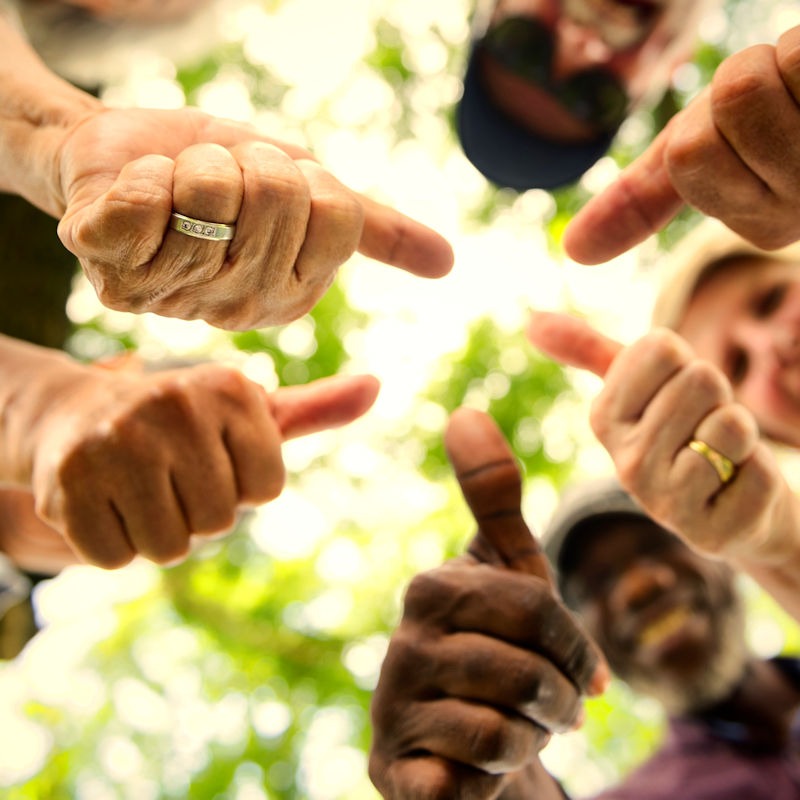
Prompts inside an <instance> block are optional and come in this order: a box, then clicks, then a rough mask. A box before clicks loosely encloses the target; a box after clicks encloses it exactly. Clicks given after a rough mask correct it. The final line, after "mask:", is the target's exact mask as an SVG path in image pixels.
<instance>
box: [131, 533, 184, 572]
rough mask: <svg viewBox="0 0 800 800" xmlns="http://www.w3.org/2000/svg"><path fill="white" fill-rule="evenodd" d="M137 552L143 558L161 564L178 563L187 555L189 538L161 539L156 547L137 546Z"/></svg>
mask: <svg viewBox="0 0 800 800" xmlns="http://www.w3.org/2000/svg"><path fill="white" fill-rule="evenodd" d="M139 552H140V554H141V555H143V556H144V557H145V558H147V559H149V560H150V561H154V562H155V563H156V564H160V565H162V566H167V565H170V564H178V563H180V562H181V561H183V560H184V559H186V557H187V556H188V555H189V539H188V537H181V538H175V539H172V540H162V541H160V542H159V544H158V547H156V548H154V549H152V550H146V549H144V548H139Z"/></svg>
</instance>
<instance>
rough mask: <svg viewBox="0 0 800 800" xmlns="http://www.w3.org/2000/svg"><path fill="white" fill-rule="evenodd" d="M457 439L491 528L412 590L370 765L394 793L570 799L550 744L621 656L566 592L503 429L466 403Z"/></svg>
mask: <svg viewBox="0 0 800 800" xmlns="http://www.w3.org/2000/svg"><path fill="white" fill-rule="evenodd" d="M445 443H446V446H447V449H448V453H449V456H450V460H451V461H452V463H453V466H454V468H455V470H456V473H457V475H458V480H459V482H460V484H461V488H462V490H463V492H464V496H465V498H466V500H467V502H468V504H469V506H470V508H471V509H472V512H473V514H474V515H475V518H476V520H477V522H478V525H479V529H478V533H477V535H476V537H475V539H474V540H473V542H472V544H471V546H470V548H469V551H468V554H467V555H465V556H463V557H461V558H457V559H454V560H453V561H450V562H449V563H446V564H444V565H443V566H441V567H439V568H438V569H435V570H433V571H431V572H428V573H424V574H422V575H418V576H417V577H416V578H415V579H414V580H413V581H412V582H411V585H410V586H409V588H408V592H407V594H406V598H405V608H404V614H403V619H402V621H401V623H400V626H399V627H398V629H397V631H396V632H395V634H394V636H393V637H392V640H391V643H390V645H389V650H388V653H387V655H386V660H385V662H384V664H383V669H382V672H381V676H380V680H379V682H378V687H377V689H376V692H375V696H374V699H373V704H372V717H373V726H374V741H373V746H372V752H371V756H370V777H371V778H372V781H373V782H374V784H375V785H376V786H377V788H378V789H379V791H380V792H381V793H382V794H383V796H384V797H386V798H391V800H400V799H401V798H409V799H410V798H414V800H423V798H425V799H426V800H434V798H441V799H442V800H444V798H448V800H449V798H454V797H463V798H476V799H477V798H496V797H503V798H517V797H519V798H523V797H526V798H532V797H536V798H538V800H545V799H546V798H562V797H563V795H562V794H561V792H560V790H559V789H558V788H557V786H556V784H555V782H554V781H553V779H552V778H551V777H550V776H549V775H547V773H545V772H544V770H543V768H542V766H541V764H540V762H539V760H538V757H537V755H538V752H539V750H541V748H542V747H543V746H544V745H545V743H546V742H547V740H548V738H549V732H551V731H566V730H570V729H571V728H574V727H575V726H576V725H577V724H578V723H579V721H580V719H581V703H580V698H581V695H582V694H584V693H586V692H599V691H601V690H602V689H603V688H605V683H606V681H607V668H606V666H605V663H604V662H603V661H602V659H601V657H600V656H599V653H598V651H597V650H596V648H595V646H594V644H593V643H592V642H591V640H589V639H588V637H587V636H586V634H585V633H583V632H582V630H581V629H580V627H579V626H578V625H577V623H576V622H575V621H574V619H573V618H572V616H571V615H570V613H569V612H568V611H567V610H566V608H565V607H564V606H563V605H562V604H561V602H560V601H559V599H558V598H557V597H556V593H555V589H554V588H553V586H552V584H551V582H550V577H549V571H548V566H547V563H546V561H545V558H544V556H543V555H542V553H541V550H540V549H539V545H538V543H537V542H536V540H535V539H534V538H533V536H532V535H531V533H530V531H529V530H528V528H527V526H526V525H525V522H524V520H523V518H522V515H521V512H520V506H519V503H520V494H521V489H520V476H519V470H518V468H517V465H516V462H515V460H514V458H513V456H512V454H511V452H510V450H509V448H508V445H507V444H506V443H505V441H504V440H503V437H502V435H501V434H500V432H499V431H498V430H497V428H496V427H495V426H494V424H493V423H492V422H491V420H490V419H489V418H488V417H486V416H485V415H483V414H481V413H479V412H477V411H472V410H469V409H460V410H459V411H456V412H455V413H454V414H453V417H452V420H451V423H450V426H449V428H448V431H447V435H446V440H445Z"/></svg>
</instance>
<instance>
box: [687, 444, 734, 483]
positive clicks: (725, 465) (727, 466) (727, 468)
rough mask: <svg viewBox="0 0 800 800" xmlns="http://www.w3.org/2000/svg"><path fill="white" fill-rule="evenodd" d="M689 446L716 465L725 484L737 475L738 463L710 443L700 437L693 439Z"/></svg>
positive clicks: (715, 468)
mask: <svg viewBox="0 0 800 800" xmlns="http://www.w3.org/2000/svg"><path fill="white" fill-rule="evenodd" d="M687 447H688V448H689V449H690V450H694V452H695V453H697V454H698V455H701V456H703V458H704V459H705V460H706V461H708V463H709V464H711V466H712V467H714V470H715V471H716V473H717V475H719V479H720V481H722V485H723V486H724V485H725V484H726V483H730V482H731V481H732V480H733V478H734V475H736V464H734V463H733V461H731V460H730V459H729V458H728V457H727V456H724V455H722V453H720V452H718V451H717V450H715V449H714V448H713V447H711V446H710V445H707V444H706V443H705V442H701V441H700V439H692V441H691V442H689V444H688V445H687Z"/></svg>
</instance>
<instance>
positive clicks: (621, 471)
mask: <svg viewBox="0 0 800 800" xmlns="http://www.w3.org/2000/svg"><path fill="white" fill-rule="evenodd" d="M645 454H646V451H645V449H644V448H642V447H635V446H627V447H625V448H623V449H621V450H620V451H618V452H616V453H614V454H613V459H614V466H615V467H616V470H617V477H618V478H619V482H620V484H621V485H622V487H623V488H624V489H625V490H626V491H628V492H632V493H634V494H636V493H638V491H639V490H640V489H641V488H642V484H643V483H644V482H645V481H646V476H645V472H646V470H644V469H643V464H644V460H645Z"/></svg>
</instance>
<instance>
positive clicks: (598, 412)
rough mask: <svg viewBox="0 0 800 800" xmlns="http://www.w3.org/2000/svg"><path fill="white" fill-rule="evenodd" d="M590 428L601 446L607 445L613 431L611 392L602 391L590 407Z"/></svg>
mask: <svg viewBox="0 0 800 800" xmlns="http://www.w3.org/2000/svg"><path fill="white" fill-rule="evenodd" d="M589 426H590V427H591V429H592V431H593V432H594V435H595V436H596V437H597V438H598V440H599V441H600V443H601V444H607V443H608V442H609V440H610V438H611V433H612V431H613V428H614V426H613V422H612V419H611V413H610V392H609V391H608V390H607V389H602V390H601V392H600V394H598V395H597V397H595V399H594V400H593V401H592V403H591V405H590V407H589Z"/></svg>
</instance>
